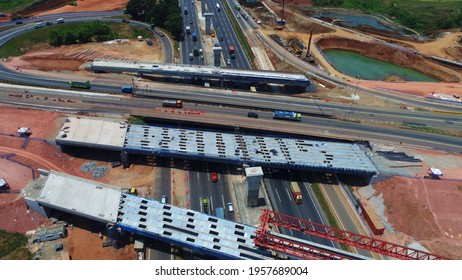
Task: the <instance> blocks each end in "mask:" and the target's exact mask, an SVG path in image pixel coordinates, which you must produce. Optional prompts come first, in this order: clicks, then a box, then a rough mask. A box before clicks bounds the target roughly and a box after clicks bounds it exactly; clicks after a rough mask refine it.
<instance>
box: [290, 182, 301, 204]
mask: <svg viewBox="0 0 462 280" xmlns="http://www.w3.org/2000/svg"><path fill="white" fill-rule="evenodd" d="M290 191H291V192H292V196H293V197H294V200H295V203H297V204H300V203H302V192H301V191H300V187H299V186H298V183H297V182H292V183H290Z"/></svg>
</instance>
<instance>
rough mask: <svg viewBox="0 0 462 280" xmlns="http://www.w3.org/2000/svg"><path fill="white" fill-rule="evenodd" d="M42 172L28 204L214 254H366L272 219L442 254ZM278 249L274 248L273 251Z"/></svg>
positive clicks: (361, 243) (366, 244) (357, 241)
mask: <svg viewBox="0 0 462 280" xmlns="http://www.w3.org/2000/svg"><path fill="white" fill-rule="evenodd" d="M40 175H41V177H40V178H39V179H37V180H35V181H32V182H31V183H30V184H29V185H28V186H27V187H26V196H25V199H26V203H27V205H28V207H29V208H30V209H32V210H33V211H35V212H37V213H39V214H41V215H43V216H45V217H50V215H51V214H52V213H53V211H60V212H66V213H70V214H73V215H76V216H81V217H84V218H86V219H90V220H93V221H97V222H100V223H103V224H106V225H110V226H111V227H113V228H116V229H117V230H119V231H124V232H128V233H132V234H135V235H137V236H143V237H146V238H151V239H157V240H161V241H164V242H168V243H170V244H174V245H178V246H180V247H184V248H189V249H191V250H193V251H195V252H199V253H203V254H206V255H211V256H215V257H217V258H219V259H253V260H264V259H274V258H276V257H277V256H278V255H279V256H281V255H285V256H286V257H289V258H290V259H329V260H341V259H366V258H365V257H363V256H360V255H357V254H354V253H351V252H347V251H343V250H340V249H336V248H332V247H327V246H323V245H320V244H316V243H313V242H309V241H307V240H304V239H297V238H293V237H290V236H286V235H282V234H278V233H277V232H276V231H274V228H273V229H272V230H269V228H268V226H269V225H270V224H273V225H275V226H278V227H285V228H290V229H291V230H295V231H300V232H303V233H304V234H311V235H316V236H321V237H323V238H327V239H331V240H334V241H337V242H341V243H345V244H348V245H350V246H355V247H360V248H365V249H367V250H370V251H374V252H378V253H381V254H384V255H388V256H391V257H394V258H400V259H441V257H439V256H435V255H432V254H430V253H427V252H422V251H418V250H414V249H411V248H406V247H402V246H400V245H396V244H391V243H388V242H384V241H380V240H377V239H373V238H370V237H367V236H361V235H358V234H354V233H350V232H346V231H342V230H339V229H335V228H331V227H328V226H323V225H320V224H316V223H312V222H310V221H304V220H300V219H298V218H294V217H290V216H287V215H283V214H279V213H276V212H271V211H268V210H265V211H264V212H263V214H262V215H261V218H260V219H261V224H260V227H258V228H257V227H253V226H249V225H246V224H242V223H236V222H234V221H230V220H225V219H221V218H217V217H214V216H210V215H207V214H204V213H201V212H198V211H194V210H191V209H183V208H179V207H175V206H173V205H170V204H164V203H161V202H159V201H156V200H153V199H149V198H145V197H139V196H136V195H131V194H126V193H123V192H122V188H118V187H115V186H110V185H106V184H102V183H99V182H95V181H91V180H87V179H83V178H80V177H75V176H71V175H68V174H64V173H60V172H56V171H46V170H40ZM276 253H278V254H276Z"/></svg>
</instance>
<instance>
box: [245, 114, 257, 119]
mask: <svg viewBox="0 0 462 280" xmlns="http://www.w3.org/2000/svg"><path fill="white" fill-rule="evenodd" d="M247 117H248V118H256V119H258V114H257V113H255V112H249V113H247Z"/></svg>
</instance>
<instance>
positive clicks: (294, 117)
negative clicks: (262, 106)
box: [273, 110, 302, 122]
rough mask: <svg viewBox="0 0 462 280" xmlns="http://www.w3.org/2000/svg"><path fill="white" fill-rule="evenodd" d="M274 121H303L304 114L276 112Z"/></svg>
mask: <svg viewBox="0 0 462 280" xmlns="http://www.w3.org/2000/svg"><path fill="white" fill-rule="evenodd" d="M273 119H281V120H291V121H298V122H301V121H302V114H300V113H296V112H291V111H279V110H276V111H274V112H273Z"/></svg>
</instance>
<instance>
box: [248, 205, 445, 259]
mask: <svg viewBox="0 0 462 280" xmlns="http://www.w3.org/2000/svg"><path fill="white" fill-rule="evenodd" d="M260 221H261V223H260V227H259V228H258V230H257V231H256V236H255V238H254V242H255V244H256V245H257V246H260V247H263V248H268V249H271V250H275V251H278V252H282V253H286V254H289V255H293V256H297V257H300V258H304V259H324V258H325V257H326V256H325V254H324V253H323V254H322V256H318V253H319V252H320V250H319V249H316V250H313V249H312V248H310V247H309V245H306V244H300V243H297V242H296V241H293V240H289V239H286V238H283V237H280V236H276V235H273V234H272V233H271V231H270V230H269V226H270V225H273V226H278V227H283V228H287V229H290V230H292V231H297V232H301V233H304V234H309V235H312V236H318V237H321V238H325V239H329V240H332V241H335V242H339V243H343V244H346V245H349V246H354V247H356V248H361V249H365V250H368V251H371V252H376V253H378V254H382V255H386V256H390V257H392V258H397V259H402V260H443V259H444V258H443V257H441V256H438V255H434V254H431V253H428V252H424V251H419V250H415V249H412V248H407V247H404V246H401V245H398V244H393V243H390V242H385V241H382V240H378V239H375V238H372V237H369V236H364V235H360V234H357V233H353V232H348V231H345V230H341V229H337V228H333V227H330V226H325V225H322V224H318V223H315V222H311V221H308V220H303V219H300V218H296V217H292V216H289V215H285V214H281V213H277V212H273V211H270V210H266V209H262V214H261V216H260ZM329 254H330V255H327V257H328V258H329V259H339V258H340V259H345V257H344V256H338V255H332V253H329Z"/></svg>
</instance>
